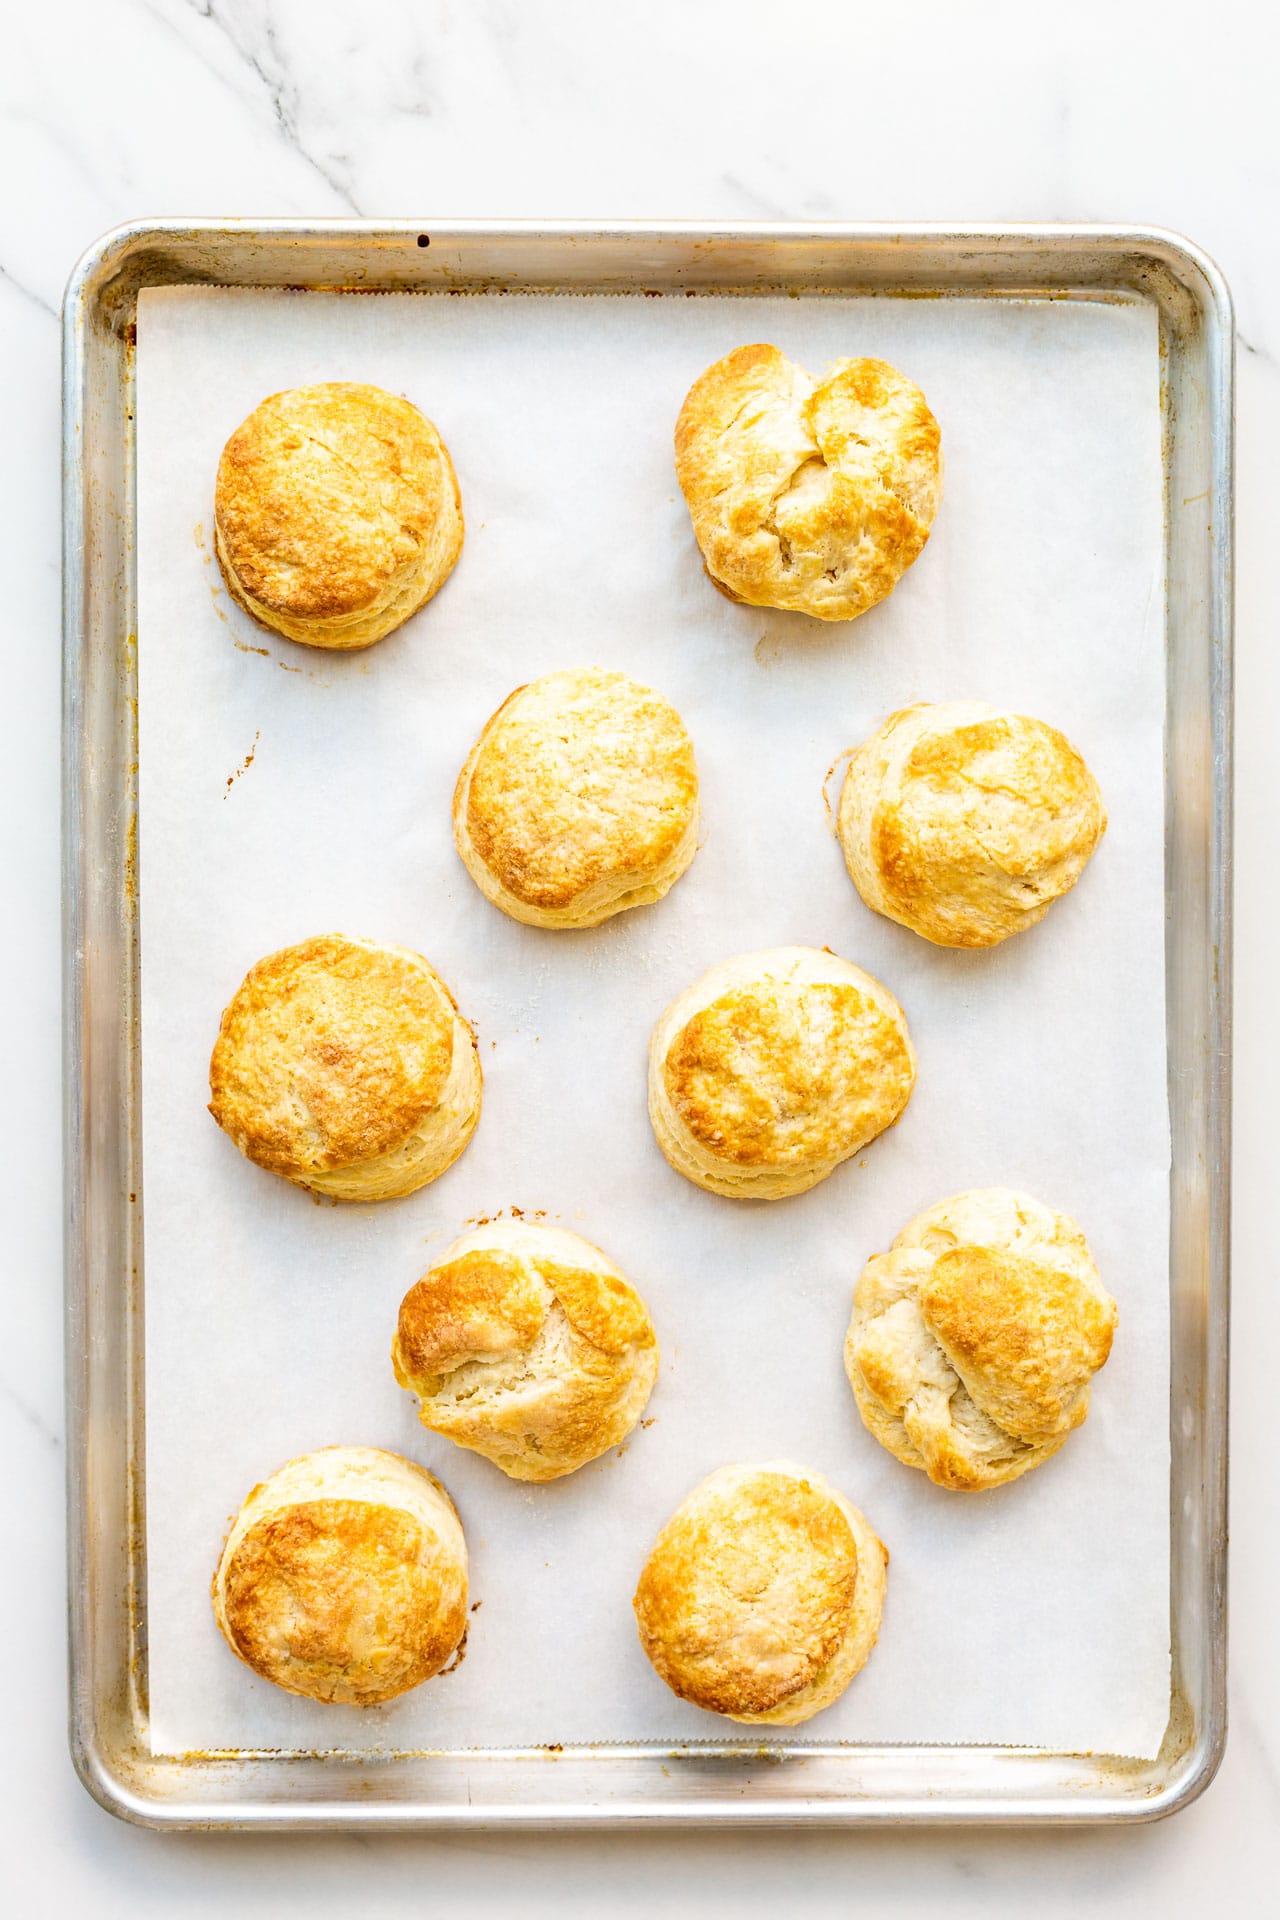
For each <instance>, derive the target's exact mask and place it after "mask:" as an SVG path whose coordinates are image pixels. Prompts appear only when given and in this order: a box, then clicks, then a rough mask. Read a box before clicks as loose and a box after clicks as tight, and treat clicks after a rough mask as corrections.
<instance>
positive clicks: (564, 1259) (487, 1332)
mask: <svg viewBox="0 0 1280 1920" xmlns="http://www.w3.org/2000/svg"><path fill="white" fill-rule="evenodd" d="M391 1359H392V1365H393V1366H394V1368H395V1375H396V1379H397V1380H398V1381H399V1382H400V1385H401V1386H402V1387H407V1388H408V1389H409V1391H410V1392H411V1393H416V1394H417V1395H418V1396H419V1398H420V1400H421V1403H422V1405H421V1409H420V1416H419V1417H420V1418H421V1420H422V1424H423V1426H425V1427H429V1428H430V1429H431V1431H432V1432H433V1433H440V1434H443V1435H444V1436H445V1437H446V1439H449V1440H456V1441H457V1443H458V1445H459V1446H460V1447H468V1448H470V1449H471V1451H472V1452H473V1453H482V1454H483V1455H484V1456H485V1458H486V1459H487V1460H492V1461H493V1463H494V1465H495V1466H499V1467H501V1468H502V1471H503V1472H504V1473H507V1474H510V1476H511V1478H512V1479H513V1480H558V1479H559V1478H560V1477H561V1475H562V1474H566V1473H573V1472H575V1471H576V1469H577V1468H578V1467H581V1466H585V1465H586V1463H587V1461H588V1460H594V1459H596V1458H597V1456H598V1455H600V1454H602V1453H604V1452H605V1451H606V1450H607V1449H608V1448H609V1447H613V1446H616V1445H617V1444H618V1442H619V1441H620V1440H623V1439H625V1438H626V1436H627V1434H629V1433H630V1432H631V1429H632V1428H633V1427H634V1426H635V1424H636V1421H637V1420H638V1419H639V1418H640V1415H641V1414H642V1413H643V1411H644V1408H645V1403H646V1401H647V1400H648V1398H649V1395H650V1393H651V1392H652V1390H653V1383H654V1380H655V1379H656V1378H657V1372H658V1343H657V1340H656V1339H655V1337H654V1331H653V1324H652V1322H651V1321H650V1319H649V1315H648V1311H647V1309H646V1307H645V1304H644V1301H643V1300H642V1299H641V1298H640V1296H639V1294H638V1293H637V1292H636V1290H635V1288H634V1287H633V1286H631V1284H630V1283H629V1282H628V1281H627V1280H625V1279H624V1278H623V1276H622V1274H621V1273H619V1271H618V1269H617V1268H616V1267H615V1266H614V1264H613V1262H612V1261H611V1260H609V1259H607V1258H606V1257H605V1255H604V1254H603V1253H601V1251H600V1249H599V1248H598V1247H593V1246H592V1245H591V1244H590V1242H589V1241H586V1240H582V1239H580V1238H579V1236H578V1235H577V1234H576V1233H568V1232H566V1231H565V1230H564V1229H563V1228H561V1227H538V1226H526V1225H524V1223H523V1222H522V1221H518V1220H495V1221H493V1222H491V1223H490V1224H489V1225H488V1226H484V1227H480V1228H478V1229H477V1230H476V1231H475V1232H474V1233H467V1234H464V1235H463V1236H462V1238H461V1239H460V1240H455V1241H454V1243H453V1245H452V1246H451V1247H449V1248H447V1249H446V1251H445V1252H444V1253H443V1254H442V1255H441V1257H440V1259H439V1260H438V1261H437V1262H436V1264H435V1265H434V1266H433V1267H432V1268H431V1270H430V1272H429V1273H427V1274H426V1275H425V1276H424V1277H423V1278H422V1279H421V1280H419V1281H418V1283H417V1285H416V1286H413V1287H411V1288H410V1289H409V1291H408V1293H407V1294H406V1295H405V1297H404V1300H403V1301H402V1302H401V1306H400V1319H399V1325H398V1327H397V1330H396V1337H395V1343H394V1345H393V1347H392V1350H391Z"/></svg>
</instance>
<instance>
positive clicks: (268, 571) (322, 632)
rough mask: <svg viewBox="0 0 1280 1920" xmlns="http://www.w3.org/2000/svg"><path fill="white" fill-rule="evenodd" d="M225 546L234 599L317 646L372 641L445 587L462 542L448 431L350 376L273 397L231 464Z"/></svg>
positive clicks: (229, 458) (235, 441) (223, 507)
mask: <svg viewBox="0 0 1280 1920" xmlns="http://www.w3.org/2000/svg"><path fill="white" fill-rule="evenodd" d="M213 526H214V551H215V552H216V554H217V556H218V563H219V565H220V566H221V568H222V572H223V575H224V577H225V579H226V582H227V587H228V589H229V590H230V593H231V596H232V598H233V599H234V600H236V601H238V602H239V604H240V605H241V606H242V607H243V608H244V610H245V612H246V613H249V614H252V615H253V618H254V619H255V620H257V621H259V622H260V624H261V625H262V626H264V627H270V628H271V629H272V630H273V631H274V632H276V633H283V634H285V635H287V637H288V638H289V639H290V640H301V641H304V642H305V643H306V645H307V646H309V647H346V648H349V647H367V646H371V645H372V643H373V642H374V641H375V640H381V639H382V637H383V635H384V634H388V633H390V632H391V630H392V628H393V627H398V626H400V625H401V623H402V622H403V621H405V620H407V619H408V618H409V615H410V614H411V613H416V612H417V611H418V608H419V607H421V606H424V605H425V604H426V602H427V601H428V600H430V598H431V596H432V594H434V593H436V592H438V591H439V589H440V588H441V587H442V586H443V585H444V583H445V581H446V580H447V579H448V578H449V575H450V574H451V573H452V571H453V567H454V562H455V561H456V560H457V558H458V555H459V553H460V552H461V551H462V532H463V527H462V502H461V499H460V497H459V494H458V482H457V478H456V476H455V474H454V471H453V463H452V462H451V460H450V459H449V453H448V449H447V448H446V446H445V444H444V442H443V440H442V439H441V438H440V435H439V434H438V433H437V432H436V430H435V428H434V427H433V426H432V424H431V422H430V421H429V420H427V419H425V418H424V417H423V415H422V414H420V413H419V412H418V409H417V408H416V407H415V406H411V405H410V403H409V401H407V400H402V399H401V398H400V397H399V395H398V394H394V393H386V392H384V391H383V389H382V388H381V387H365V386H359V385H356V384H355V383H354V382H352V381H349V380H335V381H330V382H328V383H327V384H326V385H323V386H318V387H297V388H295V389H294V390H293V391H291V392H289V393H273V394H272V395H271V396H270V398H269V399H266V400H264V401H263V402H262V404H261V405H260V406H257V407H255V408H254V410H253V412H252V413H251V414H250V415H249V417H248V419H247V420H245V421H242V423H241V424H240V426H238V427H237V428H236V430H235V432H234V433H233V434H232V436H231V438H230V439H229V440H228V442H227V444H226V446H225V447H224V448H223V450H222V458H221V460H220V461H219V462H218V479H217V486H216V489H215V492H214V511H213Z"/></svg>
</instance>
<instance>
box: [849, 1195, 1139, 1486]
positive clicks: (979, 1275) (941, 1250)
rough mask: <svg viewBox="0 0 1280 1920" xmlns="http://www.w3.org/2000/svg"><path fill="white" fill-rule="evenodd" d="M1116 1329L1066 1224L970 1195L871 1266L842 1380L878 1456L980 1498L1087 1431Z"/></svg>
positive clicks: (856, 1303)
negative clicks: (1092, 1389) (879, 1449)
mask: <svg viewBox="0 0 1280 1920" xmlns="http://www.w3.org/2000/svg"><path fill="white" fill-rule="evenodd" d="M1116 1317H1117V1316H1116V1303H1115V1301H1114V1300H1113V1299H1112V1298H1111V1296H1110V1294H1109V1293H1107V1292H1106V1290H1105V1289H1104V1287H1103V1285H1102V1282H1101V1281H1100V1280H1099V1278H1098V1270H1097V1268H1096V1267H1095V1266H1094V1264H1093V1259H1092V1257H1091V1255H1090V1253H1089V1249H1088V1247H1087V1246H1086V1244H1085V1238H1084V1235H1083V1234H1082V1233H1081V1231H1080V1229H1079V1227H1078V1226H1077V1225H1076V1223H1075V1221H1074V1220H1070V1219H1068V1217H1067V1215H1066V1214H1065V1213H1057V1212H1055V1211H1054V1209H1053V1208H1052V1207H1046V1206H1042V1205H1041V1204H1040V1202H1039V1201H1038V1200H1032V1199H1029V1198H1028V1196H1027V1195H1026V1194H1024V1193H1012V1192H1010V1191H1009V1190H1008V1189H1007V1188H1005V1187H985V1188H978V1189H976V1190H975V1191H973V1192H971V1193H960V1194H956V1195H955V1196H954V1198H952V1199H950V1200H940V1201H939V1202H938V1204H937V1205H936V1206H933V1207H930V1208H928V1209H927V1211H926V1212H924V1213H922V1214H920V1215H919V1216H918V1217H917V1218H916V1219H914V1220H913V1221H912V1222H911V1224H910V1226H908V1227H905V1228H904V1229H903V1231H902V1232H901V1233H900V1234H899V1235H898V1237H897V1239H896V1240H895V1241H894V1243H893V1246H892V1248H891V1249H890V1251H889V1252H888V1253H878V1254H876V1255H874V1257H873V1258H872V1259H870V1260H868V1262H867V1264H866V1266H865V1267H864V1268H863V1270H862V1273H861V1275H860V1277H859V1279H858V1284H857V1286H856V1287H855V1288H854V1294H853V1319H852V1321H851V1323H850V1326H849V1334H848V1338H847V1340H846V1341H845V1349H844V1362H845V1371H846V1372H847V1374H848V1376H849V1384H850V1386H851V1387H852V1388H853V1393H854V1398H855V1399H856V1400H857V1403H858V1411H859V1413H861V1415H862V1418H863V1421H864V1423H865V1425H866V1427H867V1429H868V1431H869V1432H871V1433H872V1434H874V1436H875V1438H876V1439H877V1440H878V1441H879V1442H880V1444H881V1446H884V1447H887V1448H888V1450H889V1452H890V1453H891V1454H893V1455H894V1457H895V1458H896V1459H898V1460H901V1461H903V1462H904V1463H905V1465H907V1466H909V1467H920V1468H922V1469H923V1471H924V1472H925V1473H927V1474H928V1476H929V1478H930V1479H931V1480H932V1481H934V1482H935V1483H936V1484H937V1485H938V1486H940V1487H953V1488H956V1489H958V1490H959V1491H961V1492H974V1491H976V1490H978V1489H980V1488H983V1487H998V1486H1002V1485H1003V1484H1004V1482H1005V1481H1006V1480H1016V1479H1017V1478H1018V1476H1019V1474H1023V1473H1026V1472H1027V1470H1028V1469H1029V1468H1030V1467H1038V1466H1039V1465H1040V1463H1041V1462H1042V1461H1043V1460H1047V1459H1048V1458H1049V1456H1050V1455H1051V1454H1054V1453H1056V1452H1057V1451H1058V1448H1059V1447H1060V1446H1061V1445H1062V1444H1063V1442H1064V1441H1065V1439H1066V1438H1067V1435H1068V1434H1069V1433H1071V1432H1072V1431H1073V1430H1074V1429H1075V1428H1076V1427H1078V1426H1079V1425H1080V1424H1081V1422H1082V1421H1083V1420H1084V1418H1085V1415H1086V1414H1087V1413H1088V1411H1089V1383H1090V1381H1091V1380H1092V1378H1093V1376H1094V1374H1095V1373H1096V1372H1097V1371H1098V1368H1099V1367H1101V1366H1102V1365H1103V1364H1104V1363H1105V1361H1106V1358H1107V1355H1108V1354H1109V1353H1110V1351H1111V1338H1112V1334H1113V1333H1114V1331H1115V1325H1116Z"/></svg>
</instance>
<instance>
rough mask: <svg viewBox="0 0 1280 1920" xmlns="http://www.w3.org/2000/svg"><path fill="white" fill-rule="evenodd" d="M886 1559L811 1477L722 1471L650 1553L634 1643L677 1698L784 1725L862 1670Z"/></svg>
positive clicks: (794, 1471)
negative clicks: (640, 1647) (638, 1639)
mask: <svg viewBox="0 0 1280 1920" xmlns="http://www.w3.org/2000/svg"><path fill="white" fill-rule="evenodd" d="M887 1558H888V1556H887V1554H886V1553H885V1550H884V1548H883V1546H882V1545H881V1543H880V1541H879V1540H878V1539H877V1538H876V1536H875V1534H874V1533H873V1532H872V1530H871V1528H870V1527H869V1526H868V1525H867V1522H866V1521H865V1520H864V1518H863V1517H862V1515H861V1514H860V1513H859V1512H858V1510H857V1508H856V1507H853V1506H851V1505H850V1503H849V1502H848V1501H847V1500H846V1499H845V1498H844V1496H843V1494H841V1493H838V1492H837V1491H836V1489H835V1488H834V1487H831V1486H828V1484H827V1482H826V1481H825V1480H824V1479H823V1477H822V1475H821V1474H818V1473H809V1472H807V1471H806V1470H805V1469H804V1468H803V1467H797V1466H793V1465H791V1463H790V1462H788V1461H773V1462H770V1463H769V1464H768V1465H766V1466H760V1467H749V1466H732V1467H722V1468H721V1469H720V1470H719V1472H718V1473H713V1474H711V1475H710V1477H709V1478H708V1479H706V1480H704V1481H703V1482H702V1484H701V1485H700V1486H697V1487H695V1488H694V1490H693V1492H692V1493H691V1494H690V1495H689V1496H688V1498H687V1499H686V1500H684V1501H683V1502H682V1503H681V1505H680V1506H679V1507H678V1508H677V1509H676V1511H675V1513H674V1514H673V1515H672V1517H671V1519H670V1520H668V1522H667V1524H666V1526H665V1527H663V1529H662V1531H661V1533H660V1534H659V1535H658V1538H657V1540H656V1542H655V1543H654V1547H653V1551H652V1552H651V1553H650V1555H649V1558H648V1561H647V1562H646V1564H645V1567H644V1571H643V1572H642V1573H641V1575H640V1582H639V1585H638V1586H637V1588H636V1594H635V1600H634V1607H635V1614H636V1624H637V1626H638V1628H639V1633H640V1642H641V1645H642V1646H643V1648H644V1650H645V1653H646V1654H647V1655H648V1657H649V1659H650V1660H651V1661H652V1663H653V1665H654V1667H655V1668H656V1670H657V1672H658V1673H659V1674H660V1675H661V1677H662V1678H663V1679H664V1680H665V1681H666V1683H667V1685H668V1686H669V1687H670V1688H671V1689H672V1691H673V1692H674V1693H677V1694H678V1695H679V1696H680V1698H681V1699H682V1700H689V1701H692V1702H693V1704H694V1705H695V1706H699V1707H705V1708H707V1709H708V1710H709V1711H711V1712H713V1713H723V1714H726V1715H727V1716H728V1717H729V1718H730V1719H732V1720H745V1721H752V1722H755V1723H763V1724H768V1725H773V1726H794V1725H795V1724H796V1723H797V1722H798V1721H801V1720H807V1719H809V1718H810V1716H811V1715H813V1714H815V1713H818V1712H820V1711H821V1709H822V1708H823V1707H829V1706H830V1705H831V1703H832V1701H833V1700H835V1699H837V1698H838V1696H839V1695H840V1694H841V1693H843V1691H844V1689H845V1688H846V1687H847V1686H848V1684H849V1682H850V1680H851V1679H852V1678H853V1676H854V1674H856V1673H857V1672H858V1671H859V1669H860V1668H861V1667H863V1666H864V1665H865V1664H866V1661H867V1658H868V1656H869V1654H870V1652H871V1650H872V1648H873V1647H874V1646H875V1643H876V1638H877V1635H878V1633H879V1630H880V1614H881V1609H882V1607H883V1604H884V1588H885V1565H886V1562H887Z"/></svg>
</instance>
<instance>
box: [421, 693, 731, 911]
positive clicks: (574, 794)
mask: <svg viewBox="0 0 1280 1920" xmlns="http://www.w3.org/2000/svg"><path fill="white" fill-rule="evenodd" d="M453 837H454V842H455V844H456V846H457V849H458V852H459V854H460V855H461V856H462V860H463V863H464V865H465V866H466V869H467V872H468V873H469V874H470V875H471V877H472V879H473V880H474V881H475V883H476V885H477V886H478V887H479V889H480V891H481V892H482V893H483V894H484V896H485V898H486V899H487V900H491V901H492V902H493V904H494V906H496V907H501V908H502V910H503V912H504V913H509V914H510V915H511V917H512V919H513V920H523V921H524V922H525V923H526V924H527V925H528V926H532V927H594V926H598V925H599V924H600V922H601V921H602V920H607V919H609V918H610V916H611V915H613V914H615V913H623V912H625V911H626V909H627V908H629V907H640V906H646V905H648V904H649V902H650V901H653V900H660V899H661V898H662V896H663V894H664V893H666V891H667V889H668V888H669V887H670V886H672V885H673V884H674V882H675V881H677V880H678V879H679V878H680V875H681V874H682V873H683V872H684V871H685V869H686V867H687V866H688V865H689V862H690V861H691V860H692V859H693V856H694V852H695V850H696V848H697V842H698V769H697V766H696V764H695V762H694V757H693V745H692V742H691V741H690V739H689V736H688V734H687V733H686V732H685V727H684V722H683V721H682V720H681V718H680V715H679V714H678V713H677V712H676V710H675V708H674V707H673V706H671V705H669V703H668V702H667V701H666V700H664V699H663V698H662V696H661V694H658V693H654V692H653V690H652V689H651V688H649V687H644V686H641V685H640V684H639V682H638V681H636V680H629V679H627V677H626V676H625V674H621V673H605V672H603V671H602V670H601V669H600V668H599V667H581V668H576V669H573V670H570V671H568V672H563V673H548V674H545V675H544V676H543V678H542V679H540V680H534V681H531V682H530V684H529V685H528V686H524V687H517V688H516V691H515V692H514V693H513V694H511V695H510V696H509V698H508V699H507V700H505V701H504V702H503V704H502V706H500V707H499V708H498V711H497V712H496V713H495V714H494V716H493V718H492V719H491V720H490V721H489V722H488V723H487V725H486V726H485V728H484V731H483V732H482V733H481V735H480V738H479V739H478V740H477V742H476V744H475V746H474V747H473V748H472V750H471V754H470V756H469V758H468V760H467V763H466V765H465V766H464V767H463V769H462V772H461V773H460V774H459V775H458V783H457V786H456V788H455V790H454V796H453Z"/></svg>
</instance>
